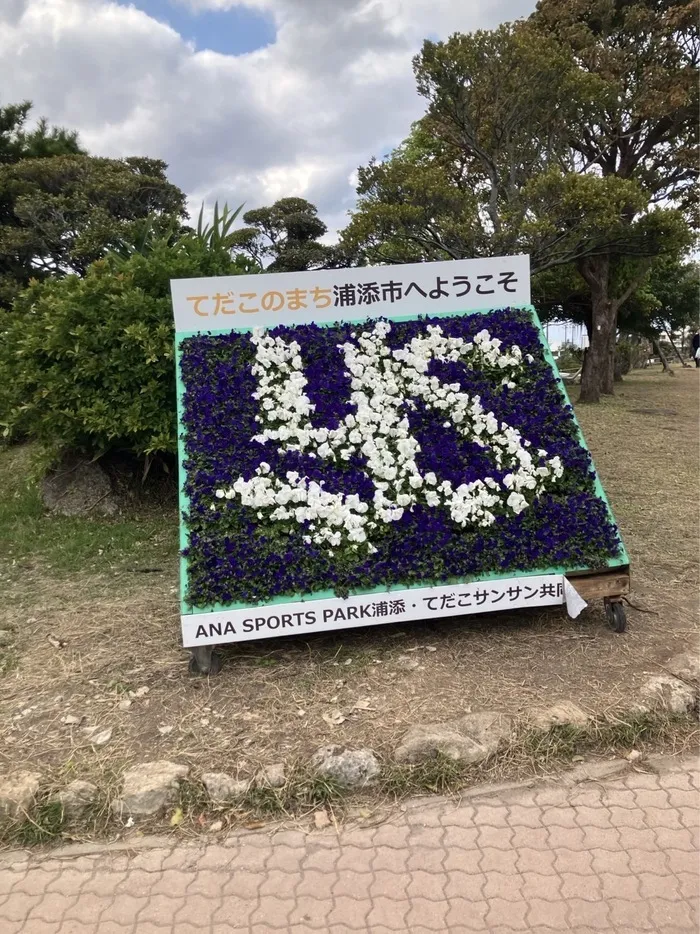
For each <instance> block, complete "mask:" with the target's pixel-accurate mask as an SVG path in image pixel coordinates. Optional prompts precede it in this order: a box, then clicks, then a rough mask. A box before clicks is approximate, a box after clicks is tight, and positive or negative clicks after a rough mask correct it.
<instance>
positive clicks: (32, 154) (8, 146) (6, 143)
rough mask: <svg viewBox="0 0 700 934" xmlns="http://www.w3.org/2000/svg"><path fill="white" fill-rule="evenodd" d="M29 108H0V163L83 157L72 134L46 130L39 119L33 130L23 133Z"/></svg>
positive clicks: (58, 129)
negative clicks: (71, 156)
mask: <svg viewBox="0 0 700 934" xmlns="http://www.w3.org/2000/svg"><path fill="white" fill-rule="evenodd" d="M31 109H32V105H31V103H30V101H23V102H22V103H21V104H8V105H7V106H6V107H0V164H5V165H7V164H11V163H15V162H19V161H20V160H21V159H45V158H48V157H50V156H67V155H85V152H84V151H83V150H82V149H81V148H80V143H79V142H78V134H77V133H76V132H75V131H71V130H65V129H64V128H63V127H49V124H48V122H47V121H46V120H45V119H44V118H43V117H42V118H41V119H40V120H39V121H38V123H37V125H36V127H34V129H33V130H26V129H25V125H26V122H27V119H28V117H29V112H30V110H31Z"/></svg>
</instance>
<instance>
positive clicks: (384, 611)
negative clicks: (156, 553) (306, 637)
mask: <svg viewBox="0 0 700 934" xmlns="http://www.w3.org/2000/svg"><path fill="white" fill-rule="evenodd" d="M557 604H566V608H567V611H568V613H569V616H572V617H576V616H578V615H579V613H580V612H581V610H582V609H583V608H584V607H585V606H586V603H585V601H584V600H583V599H582V598H581V597H580V596H579V595H578V593H577V592H576V590H575V588H574V587H573V586H572V585H571V583H570V582H569V581H568V580H567V579H566V577H565V576H564V575H563V574H540V575H537V576H533V577H511V578H506V579H502V580H492V581H476V582H474V583H470V584H442V585H440V586H437V587H421V588H417V589H415V590H391V591H385V592H383V593H375V594H359V595H357V596H352V597H348V598H347V599H343V598H341V597H329V598H327V599H321V600H300V601H298V602H295V603H278V604H274V605H271V606H261V607H246V608H244V609H239V610H220V611H217V612H213V613H193V614H191V615H188V616H183V617H182V618H181V619H182V642H183V645H184V646H185V647H186V648H194V647H195V646H198V645H220V644H222V643H225V642H245V641H248V640H251V639H267V638H271V637H273V636H284V635H287V636H292V635H299V634H301V633H309V632H329V631H332V630H336V629H353V628H355V627H357V626H376V625H379V624H381V623H400V622H405V621H414V622H415V621H419V620H431V619H439V618H441V617H443V618H444V617H446V616H466V615H468V614H471V613H488V612H497V611H499V610H500V611H501V612H503V611H504V610H519V609H524V608H525V607H530V606H554V605H557Z"/></svg>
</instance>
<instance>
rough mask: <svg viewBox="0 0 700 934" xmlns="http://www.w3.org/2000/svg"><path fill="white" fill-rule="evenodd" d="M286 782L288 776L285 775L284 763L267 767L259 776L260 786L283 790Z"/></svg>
mask: <svg viewBox="0 0 700 934" xmlns="http://www.w3.org/2000/svg"><path fill="white" fill-rule="evenodd" d="M286 781H287V776H286V775H285V774H284V763H282V762H276V763H275V764H274V765H268V766H265V768H264V769H262V771H261V772H260V774H259V775H258V785H267V786H268V788H282V786H283V785H284V784H285V782H286Z"/></svg>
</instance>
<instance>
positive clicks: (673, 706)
mask: <svg viewBox="0 0 700 934" xmlns="http://www.w3.org/2000/svg"><path fill="white" fill-rule="evenodd" d="M639 693H640V697H641V700H642V707H643V708H645V709H647V710H667V711H668V712H669V713H678V714H683V713H690V711H691V710H693V708H694V707H695V705H696V703H697V698H696V696H695V690H694V689H693V688H692V687H691V686H690V685H689V684H686V683H685V682H684V681H679V680H678V678H674V677H673V676H672V675H654V677H652V678H649V680H648V681H646V682H645V683H644V684H643V685H642V688H641V690H640V692H639Z"/></svg>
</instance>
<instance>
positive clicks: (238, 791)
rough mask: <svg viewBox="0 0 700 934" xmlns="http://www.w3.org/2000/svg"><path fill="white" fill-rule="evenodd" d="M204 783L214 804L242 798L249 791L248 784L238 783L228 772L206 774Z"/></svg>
mask: <svg viewBox="0 0 700 934" xmlns="http://www.w3.org/2000/svg"><path fill="white" fill-rule="evenodd" d="M202 783H203V785H204V787H205V788H206V789H207V794H208V795H209V797H210V798H211V800H212V801H213V802H214V804H221V803H223V802H224V801H231V800H233V799H234V798H241V797H242V796H243V795H244V794H245V793H246V791H247V790H248V782H243V781H238V780H237V779H235V778H233V777H232V776H231V775H227V774H226V772H205V774H204V775H202Z"/></svg>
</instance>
